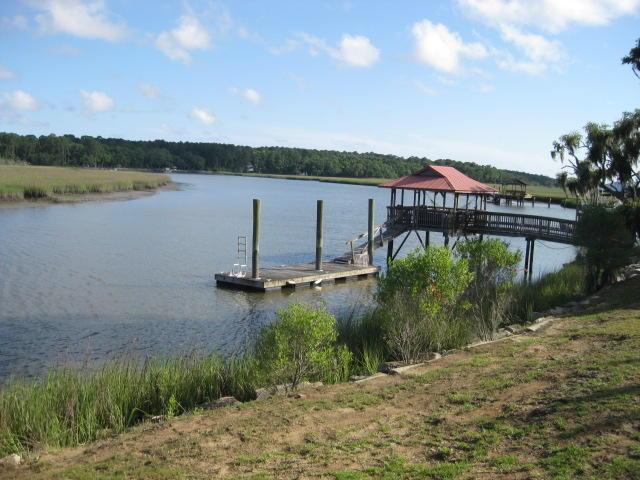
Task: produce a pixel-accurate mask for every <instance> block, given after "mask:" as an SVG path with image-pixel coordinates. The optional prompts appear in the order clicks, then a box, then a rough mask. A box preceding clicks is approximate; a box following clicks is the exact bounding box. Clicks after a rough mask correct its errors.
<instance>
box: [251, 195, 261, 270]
mask: <svg viewBox="0 0 640 480" xmlns="http://www.w3.org/2000/svg"><path fill="white" fill-rule="evenodd" d="M259 256H260V200H259V199H257V198H254V199H253V251H252V253H251V277H252V278H260V266H259Z"/></svg>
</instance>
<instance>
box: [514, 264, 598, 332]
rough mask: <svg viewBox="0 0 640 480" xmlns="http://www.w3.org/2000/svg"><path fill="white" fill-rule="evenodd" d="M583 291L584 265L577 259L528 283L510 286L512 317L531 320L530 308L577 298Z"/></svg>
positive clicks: (547, 305) (536, 308) (543, 307)
mask: <svg viewBox="0 0 640 480" xmlns="http://www.w3.org/2000/svg"><path fill="white" fill-rule="evenodd" d="M585 292H586V274H585V270H584V267H583V266H582V265H579V264H578V263H570V264H568V265H565V266H564V267H563V268H561V269H560V270H558V271H556V272H552V273H548V274H546V275H544V276H542V277H540V278H539V279H537V280H535V281H534V282H533V283H531V284H529V283H527V282H522V283H519V284H517V285H516V286H515V287H514V290H513V300H512V307H511V317H512V318H513V319H514V320H516V321H517V320H524V321H528V320H531V316H532V314H533V312H542V311H545V310H549V309H551V308H554V307H557V306H559V305H563V304H565V303H567V302H570V301H572V300H576V299H579V298H580V297H582V296H584V295H585Z"/></svg>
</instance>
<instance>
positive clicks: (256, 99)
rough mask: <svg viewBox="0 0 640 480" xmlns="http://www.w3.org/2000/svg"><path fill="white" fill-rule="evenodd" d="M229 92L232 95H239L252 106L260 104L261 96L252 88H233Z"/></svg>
mask: <svg viewBox="0 0 640 480" xmlns="http://www.w3.org/2000/svg"><path fill="white" fill-rule="evenodd" d="M231 92H232V93H233V94H234V95H239V96H241V97H243V98H244V99H245V100H247V101H249V102H251V103H253V104H254V105H258V104H259V103H260V102H262V95H260V92H258V91H257V90H255V89H253V88H245V89H240V88H236V87H233V88H232V89H231Z"/></svg>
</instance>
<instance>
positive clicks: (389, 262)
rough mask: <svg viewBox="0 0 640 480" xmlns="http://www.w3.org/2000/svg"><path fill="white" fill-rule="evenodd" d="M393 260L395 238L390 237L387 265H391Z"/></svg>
mask: <svg viewBox="0 0 640 480" xmlns="http://www.w3.org/2000/svg"><path fill="white" fill-rule="evenodd" d="M392 260H393V238H390V239H389V242H388V243H387V267H388V266H389V265H391V261H392Z"/></svg>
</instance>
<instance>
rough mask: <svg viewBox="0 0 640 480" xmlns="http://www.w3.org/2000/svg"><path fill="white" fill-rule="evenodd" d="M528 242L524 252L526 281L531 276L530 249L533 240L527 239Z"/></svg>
mask: <svg viewBox="0 0 640 480" xmlns="http://www.w3.org/2000/svg"><path fill="white" fill-rule="evenodd" d="M526 242H527V247H526V249H525V251H524V279H525V280H526V279H527V276H528V275H529V249H530V247H531V244H530V242H531V240H529V239H528V238H527V239H526Z"/></svg>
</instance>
